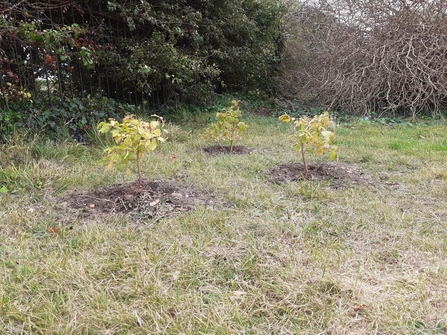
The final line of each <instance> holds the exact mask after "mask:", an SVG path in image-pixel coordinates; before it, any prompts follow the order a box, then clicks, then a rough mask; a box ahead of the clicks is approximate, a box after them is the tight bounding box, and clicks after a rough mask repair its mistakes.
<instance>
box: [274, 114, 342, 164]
mask: <svg viewBox="0 0 447 335" xmlns="http://www.w3.org/2000/svg"><path fill="white" fill-rule="evenodd" d="M279 119H280V120H281V121H282V122H286V123H287V122H293V123H294V125H295V129H296V133H295V134H294V135H293V138H294V140H295V142H294V143H293V146H294V147H295V148H296V149H297V150H299V151H301V152H302V154H304V153H305V151H307V152H309V153H312V154H315V155H316V156H319V155H322V154H325V153H326V152H328V151H329V152H330V153H329V158H330V159H331V160H334V159H336V158H337V150H338V147H337V146H334V145H332V142H333V141H334V139H335V133H334V132H332V131H330V130H328V129H330V128H331V127H332V125H333V121H332V120H331V118H330V116H329V112H324V113H323V114H320V115H315V116H314V117H313V118H309V117H308V116H303V117H300V118H298V119H297V118H293V117H290V116H289V115H287V114H284V115H281V116H280V117H279ZM303 158H304V156H303Z"/></svg>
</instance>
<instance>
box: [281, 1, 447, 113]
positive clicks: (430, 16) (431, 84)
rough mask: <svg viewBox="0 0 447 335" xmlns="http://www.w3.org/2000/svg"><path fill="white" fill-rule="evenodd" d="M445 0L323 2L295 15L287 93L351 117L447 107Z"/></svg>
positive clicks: (286, 68) (287, 64) (288, 56)
mask: <svg viewBox="0 0 447 335" xmlns="http://www.w3.org/2000/svg"><path fill="white" fill-rule="evenodd" d="M446 11H447V2H445V1H443V0H433V1H411V2H409V1H397V0H396V1H387V0H377V1H374V2H372V1H366V2H358V1H356V2H352V1H350V0H340V1H336V2H333V1H328V0H319V1H313V2H312V3H311V2H309V3H305V4H304V5H303V6H301V7H299V8H298V9H297V10H296V11H295V12H293V13H290V17H291V19H292V20H293V22H295V23H296V24H297V25H299V27H297V28H296V29H295V30H294V31H293V37H292V38H291V39H289V40H288V43H287V47H286V50H287V51H286V61H285V62H284V68H283V70H284V72H283V73H284V74H283V75H282V76H281V77H278V78H277V80H276V82H277V90H278V91H284V95H286V96H289V97H290V96H293V97H299V98H300V99H302V100H305V101H308V102H310V103H314V102H315V101H322V102H323V103H324V105H325V106H326V107H328V108H336V109H338V110H342V111H344V112H349V113H353V114H359V113H362V114H366V113H369V112H370V111H376V112H379V113H383V112H386V111H392V112H396V111H399V110H407V111H410V112H411V114H412V116H413V117H414V116H416V115H417V114H418V113H421V112H427V111H435V112H436V111H440V110H441V109H444V108H445V107H447V99H446V97H447V56H446V55H447V33H446V32H447V20H446V17H445V13H446Z"/></svg>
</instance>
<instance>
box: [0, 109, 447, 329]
mask: <svg viewBox="0 0 447 335" xmlns="http://www.w3.org/2000/svg"><path fill="white" fill-rule="evenodd" d="M247 123H248V124H249V126H250V128H249V130H248V132H247V134H246V136H245V138H244V139H243V140H242V141H241V142H240V143H239V144H244V145H246V146H248V147H252V148H256V151H255V152H254V153H253V154H251V155H249V156H216V157H210V156H207V155H206V154H205V153H204V152H203V151H202V150H201V148H203V147H204V146H205V145H206V143H205V142H203V141H202V140H201V139H200V131H199V130H197V129H194V131H193V130H192V129H191V130H190V129H185V128H182V129H178V128H175V127H173V130H175V131H176V133H175V134H173V135H172V140H171V141H170V142H167V143H166V144H165V145H164V146H160V148H159V149H160V150H159V151H156V152H154V153H153V154H152V155H149V156H148V157H147V158H146V159H145V164H144V173H145V175H146V177H150V178H153V179H171V178H179V177H181V178H184V180H186V181H187V182H189V183H192V184H194V185H195V186H196V187H198V188H204V189H207V190H210V191H212V192H213V193H214V194H215V195H216V196H218V197H220V198H223V199H225V200H227V201H231V202H232V203H233V204H234V207H232V208H229V209H228V208H227V209H218V210H216V209H215V210H211V209H207V208H197V209H196V210H195V211H193V212H189V213H187V214H183V215H180V216H177V217H170V218H165V219H161V220H159V221H156V222H155V221H147V222H145V224H144V225H134V224H132V222H131V219H129V218H126V217H122V216H111V217H108V218H107V219H104V220H97V221H88V222H87V221H85V222H83V221H82V220H78V221H76V222H75V224H73V225H67V224H65V223H64V222H59V221H58V217H59V216H58V213H57V212H56V211H55V209H54V207H53V204H54V201H55V199H57V197H59V196H62V195H64V194H67V193H68V192H70V191H73V190H74V189H95V188H97V187H100V186H102V185H106V184H111V183H114V182H121V181H122V180H123V178H124V179H125V180H132V179H134V178H135V176H129V177H123V176H121V174H119V173H116V172H108V173H105V172H104V170H103V169H102V167H101V166H97V165H95V164H94V163H95V160H96V159H98V158H99V157H100V150H99V149H98V148H90V147H85V146H80V145H74V144H69V143H63V144H61V145H59V146H57V147H54V146H51V145H49V144H41V143H39V142H34V143H31V144H29V143H28V144H27V143H20V141H19V140H17V139H16V141H15V143H9V145H6V146H3V147H2V152H1V154H0V156H1V157H0V161H1V162H2V163H1V168H2V170H1V171H2V173H3V175H2V179H1V182H2V183H5V182H8V184H7V185H8V187H10V188H14V187H17V192H16V193H14V194H11V193H6V194H1V195H0V222H1V223H0V224H1V227H0V245H1V249H0V260H1V265H2V266H1V267H0V278H2V285H1V286H0V311H1V312H0V313H1V314H0V315H1V317H0V333H2V334H332V335H334V334H424V335H428V334H445V333H446V332H447V328H446V327H447V307H446V306H447V285H446V280H445V278H446V275H447V273H446V271H447V260H446V259H447V257H446V255H447V200H446V196H445V195H446V193H447V192H446V191H447V163H446V159H445V157H446V152H447V140H446V138H445V126H442V125H434V126H431V125H422V124H421V125H413V126H412V127H410V126H396V127H386V126H378V125H373V124H366V123H362V122H359V123H354V124H350V125H346V126H342V127H339V128H338V129H337V134H338V143H337V144H338V145H339V146H340V161H341V162H343V163H347V164H355V165H356V166H358V167H360V168H361V169H363V170H364V171H365V173H367V174H369V175H371V176H372V177H373V178H375V179H376V180H377V181H378V184H377V186H375V187H372V186H366V185H365V186H362V185H357V186H351V187H347V188H343V189H337V190H335V189H331V188H329V187H325V186H324V185H318V184H316V183H310V182H306V183H301V184H300V183H289V184H284V185H277V184H273V183H269V182H268V180H267V177H266V174H265V172H266V171H267V170H268V169H269V168H271V167H274V166H276V165H278V164H281V163H285V162H291V161H298V160H299V156H298V154H297V153H296V152H294V151H293V150H292V148H291V146H290V145H289V144H288V142H287V141H288V136H289V134H290V133H289V129H288V128H287V127H286V125H279V124H278V123H277V121H276V120H275V119H267V118H256V117H251V118H250V119H249V120H247ZM13 169H16V170H17V176H16V177H15V179H14V178H12V177H11V176H10V175H11V174H12V172H11V171H13ZM8 176H9V177H11V178H12V179H14V180H12V179H11V178H10V179H8ZM23 180H24V182H23V183H22V184H23V185H22V186H21V188H19V187H18V186H20V185H19V184H20V182H21V181H23ZM37 181H40V182H38V183H37ZM0 187H1V186H0Z"/></svg>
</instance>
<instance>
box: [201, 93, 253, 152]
mask: <svg viewBox="0 0 447 335" xmlns="http://www.w3.org/2000/svg"><path fill="white" fill-rule="evenodd" d="M241 114H242V111H241V110H240V109H239V103H238V102H237V101H236V100H233V101H232V102H231V106H230V107H229V108H228V109H227V110H226V111H225V112H220V113H216V119H217V121H216V122H215V123H213V124H212V125H211V126H210V127H209V128H208V129H207V130H206V131H205V133H204V135H203V137H205V138H211V139H213V140H215V141H216V142H222V141H227V140H229V141H230V151H231V150H232V149H233V143H234V141H235V140H236V139H238V138H240V136H241V134H242V133H244V132H245V130H246V128H247V125H246V124H245V123H244V122H241V121H240V120H239V118H240V116H241Z"/></svg>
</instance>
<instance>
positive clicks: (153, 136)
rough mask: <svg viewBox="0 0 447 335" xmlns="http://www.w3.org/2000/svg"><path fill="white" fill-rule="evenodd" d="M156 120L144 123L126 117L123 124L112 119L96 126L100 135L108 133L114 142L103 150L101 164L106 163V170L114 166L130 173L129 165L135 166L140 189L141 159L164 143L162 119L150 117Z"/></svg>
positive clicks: (131, 117) (130, 116) (131, 116)
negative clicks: (113, 144)
mask: <svg viewBox="0 0 447 335" xmlns="http://www.w3.org/2000/svg"><path fill="white" fill-rule="evenodd" d="M152 116H153V117H155V118H156V119H155V120H153V121H150V122H145V121H142V120H139V119H135V115H128V116H126V117H125V118H124V119H123V122H121V123H120V122H118V121H116V120H115V119H113V118H110V119H109V122H101V123H100V124H98V131H99V132H100V133H108V132H109V131H110V133H111V134H112V137H113V139H114V141H115V146H112V147H107V148H106V149H104V154H105V157H104V158H103V159H102V160H101V162H104V163H108V166H107V169H110V168H111V167H112V166H114V165H116V166H117V168H118V169H119V170H124V169H126V168H127V173H130V167H129V165H131V164H136V167H137V172H138V186H139V187H141V183H142V179H143V177H142V174H141V158H142V157H143V156H144V155H145V154H146V153H148V154H149V153H151V152H152V151H154V150H155V148H156V147H157V145H158V143H159V142H160V143H162V142H164V141H165V139H166V138H165V134H166V133H167V132H166V130H163V118H161V117H160V116H158V115H152Z"/></svg>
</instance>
